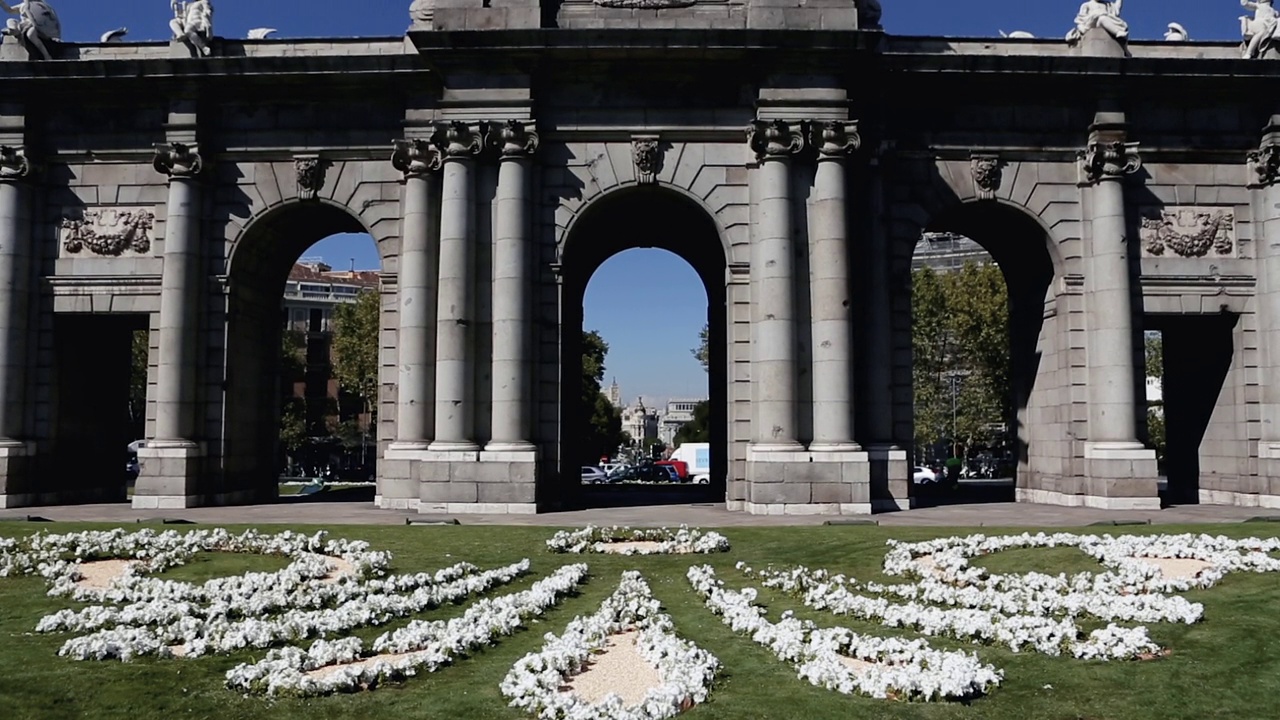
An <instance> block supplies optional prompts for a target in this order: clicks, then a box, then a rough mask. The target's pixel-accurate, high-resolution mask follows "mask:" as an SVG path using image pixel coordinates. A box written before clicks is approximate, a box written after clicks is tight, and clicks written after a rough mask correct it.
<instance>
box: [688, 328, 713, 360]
mask: <svg viewBox="0 0 1280 720" xmlns="http://www.w3.org/2000/svg"><path fill="white" fill-rule="evenodd" d="M689 352H692V353H693V356H694V357H695V358H697V359H698V362H699V363H701V364H702V369H703V370H709V369H710V367H711V326H710V324H708V323H703V325H702V329H701V330H699V331H698V347H696V348H694V349H692V350H690V351H689Z"/></svg>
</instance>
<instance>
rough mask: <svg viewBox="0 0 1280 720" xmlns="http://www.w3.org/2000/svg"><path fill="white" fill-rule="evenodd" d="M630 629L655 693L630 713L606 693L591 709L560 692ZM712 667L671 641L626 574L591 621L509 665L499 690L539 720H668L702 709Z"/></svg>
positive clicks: (580, 620)
mask: <svg viewBox="0 0 1280 720" xmlns="http://www.w3.org/2000/svg"><path fill="white" fill-rule="evenodd" d="M632 629H636V630H639V638H638V640H637V647H638V648H639V651H640V655H641V656H642V657H643V658H644V659H645V660H647V661H648V662H649V663H650V664H651V665H653V666H654V667H656V668H657V669H658V676H659V677H660V678H661V682H662V685H661V686H659V687H654V688H651V689H649V690H648V692H647V694H646V695H645V697H644V699H643V700H642V701H641V702H640V703H638V704H635V705H631V706H627V705H626V704H625V703H624V702H623V700H622V698H621V697H619V696H618V695H617V694H613V693H610V694H609V695H607V696H606V697H605V698H604V699H603V700H601V701H600V702H598V703H591V702H588V701H587V700H585V699H584V698H582V697H581V696H580V695H578V694H576V693H571V692H561V691H560V688H561V687H562V686H563V685H564V684H565V680H566V678H568V677H569V676H572V675H574V674H576V673H578V672H580V671H581V670H582V669H583V667H584V665H586V663H587V661H588V660H589V659H590V658H591V657H592V655H593V654H594V653H597V652H599V651H601V650H602V649H603V648H604V647H605V646H606V644H607V642H608V640H609V638H610V636H613V635H617V634H619V633H622V632H624V631H627V630H632ZM719 667H720V661H719V660H717V659H716V657H715V656H714V655H712V654H710V653H708V652H707V651H705V650H702V649H700V648H698V647H697V646H696V645H694V644H693V643H691V642H688V641H687V640H682V639H680V638H679V637H677V636H676V634H675V629H674V626H673V624H672V622H671V618H670V617H669V616H668V615H666V614H664V613H663V612H661V606H660V605H659V603H658V601H657V600H656V599H654V597H653V593H652V592H651V591H650V589H649V585H648V584H647V583H645V581H644V579H643V578H641V577H640V573H638V572H635V571H627V572H625V573H623V575H622V582H621V583H619V585H618V589H617V590H616V591H615V592H614V593H613V595H611V596H610V597H609V598H607V599H606V600H605V601H604V602H603V603H602V604H601V605H600V609H599V610H598V611H597V612H596V613H595V614H594V615H590V616H586V617H582V616H579V617H576V618H574V619H573V621H572V622H570V623H569V626H568V628H566V629H565V632H564V634H563V635H561V636H559V637H556V636H555V635H553V634H550V633H548V634H547V636H546V644H545V645H543V647H542V649H541V650H540V651H538V652H536V653H530V654H528V655H526V656H524V657H523V658H521V659H520V660H518V661H516V663H515V665H514V666H513V667H512V668H511V672H510V673H508V674H507V676H506V678H505V679H503V681H502V684H501V689H502V694H503V695H505V696H507V697H508V698H511V706H512V707H518V708H522V709H524V710H527V711H529V712H532V713H533V714H534V715H536V716H537V717H538V718H540V719H541V720H559V719H561V718H573V720H651V719H655V718H669V717H674V716H675V715H677V714H679V713H680V712H681V711H682V710H684V709H685V708H686V707H687V706H688V705H689V704H690V703H701V702H705V701H706V699H707V695H708V693H709V692H710V690H711V681H712V680H713V679H714V677H715V674H716V671H717V670H718V669H719Z"/></svg>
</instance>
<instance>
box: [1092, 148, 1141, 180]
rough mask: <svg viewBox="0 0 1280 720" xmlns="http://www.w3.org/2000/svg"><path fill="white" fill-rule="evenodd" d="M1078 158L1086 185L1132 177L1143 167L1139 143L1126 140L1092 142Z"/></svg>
mask: <svg viewBox="0 0 1280 720" xmlns="http://www.w3.org/2000/svg"><path fill="white" fill-rule="evenodd" d="M1078 157H1079V168H1080V181H1081V184H1084V185H1093V184H1094V183H1097V182H1101V181H1103V180H1116V179H1119V178H1122V177H1124V176H1125V175H1131V174H1133V173H1135V172H1137V171H1138V170H1139V169H1140V168H1141V167H1142V156H1140V155H1139V154H1138V143H1136V142H1125V141H1124V140H1110V139H1098V140H1092V141H1090V142H1089V145H1088V147H1086V148H1085V149H1084V150H1081V151H1080V154H1079V156H1078Z"/></svg>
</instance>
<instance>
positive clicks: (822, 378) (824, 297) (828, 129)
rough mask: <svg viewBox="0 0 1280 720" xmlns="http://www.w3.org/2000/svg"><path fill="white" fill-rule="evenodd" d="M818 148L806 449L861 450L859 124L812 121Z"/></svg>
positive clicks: (811, 236)
mask: <svg viewBox="0 0 1280 720" xmlns="http://www.w3.org/2000/svg"><path fill="white" fill-rule="evenodd" d="M810 141H811V142H812V143H813V145H814V147H815V148H817V150H818V171H817V175H816V176H815V178H814V186H813V193H814V194H813V209H812V211H811V214H812V215H811V219H812V222H811V223H810V230H809V293H810V303H809V306H810V312H811V314H812V323H813V330H812V333H813V442H812V443H810V444H809V449H810V450H815V451H845V450H853V451H856V450H861V447H860V446H859V445H858V443H856V442H854V439H853V326H852V318H851V316H850V301H849V290H850V286H849V219H848V190H847V188H848V168H847V167H846V166H845V160H846V158H848V157H849V155H850V154H851V153H853V152H854V151H855V150H857V149H858V146H859V143H860V139H859V137H858V124H857V123H856V122H843V121H831V122H825V123H821V124H815V125H814V127H813V129H812V131H811V139H810Z"/></svg>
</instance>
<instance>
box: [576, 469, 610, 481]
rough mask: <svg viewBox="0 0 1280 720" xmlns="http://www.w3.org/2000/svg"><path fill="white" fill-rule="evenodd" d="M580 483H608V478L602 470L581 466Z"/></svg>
mask: <svg viewBox="0 0 1280 720" xmlns="http://www.w3.org/2000/svg"><path fill="white" fill-rule="evenodd" d="M582 482H584V483H602V482H609V477H608V476H607V475H605V473H604V470H601V469H600V468H598V467H595V466H593V465H583V466H582Z"/></svg>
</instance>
